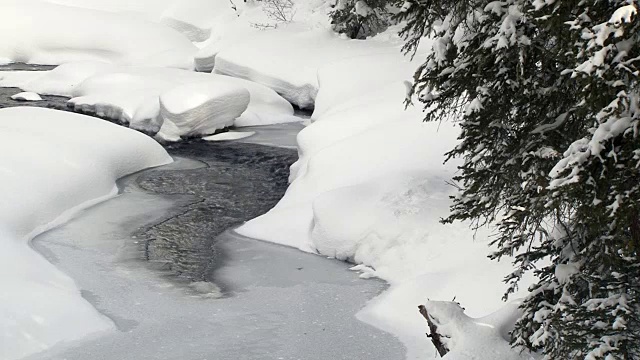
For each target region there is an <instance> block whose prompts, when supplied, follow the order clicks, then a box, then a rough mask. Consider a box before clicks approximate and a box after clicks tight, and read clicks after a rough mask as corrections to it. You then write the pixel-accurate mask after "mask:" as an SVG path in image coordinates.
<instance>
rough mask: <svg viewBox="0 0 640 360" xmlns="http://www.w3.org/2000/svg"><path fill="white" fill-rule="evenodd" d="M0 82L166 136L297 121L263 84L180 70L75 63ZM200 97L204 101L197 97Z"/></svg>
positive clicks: (1, 78)
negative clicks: (166, 106) (168, 104)
mask: <svg viewBox="0 0 640 360" xmlns="http://www.w3.org/2000/svg"><path fill="white" fill-rule="evenodd" d="M0 86H14V87H19V88H22V89H23V90H27V91H32V92H36V93H39V94H47V95H62V96H68V97H71V100H69V106H70V107H71V108H73V109H74V110H75V111H78V112H83V113H88V114H95V115H98V116H100V117H105V118H108V119H113V120H117V121H120V122H123V123H126V124H129V126H130V127H131V128H134V129H137V130H142V131H145V132H147V133H152V134H153V133H157V132H158V131H160V132H161V134H160V136H161V137H162V138H163V139H165V140H178V139H180V136H194V135H210V134H212V133H213V132H214V131H215V130H216V129H220V128H222V127H224V126H227V125H230V124H234V125H236V126H251V125H265V124H272V123H284V122H290V121H299V119H298V118H297V117H294V116H293V107H292V106H291V104H289V103H288V102H287V101H286V100H285V99H283V98H282V97H281V96H279V95H278V94H276V93H275V91H273V90H271V89H269V88H267V87H266V86H264V85H260V84H256V83H253V82H250V81H247V80H243V79H236V78H232V77H229V76H224V75H216V74H206V73H196V72H192V71H186V70H181V69H171V68H157V67H128V66H127V67H125V66H114V65H111V64H107V63H102V62H77V63H68V64H64V65H60V66H58V67H57V68H55V69H53V70H51V71H46V72H45V71H43V72H29V71H25V72H11V73H6V74H0ZM205 93H206V95H205ZM247 94H248V97H247ZM203 96H204V97H205V98H207V99H208V101H200V100H198V99H203ZM161 98H162V99H164V101H165V103H166V101H169V99H172V100H171V101H172V103H173V104H174V107H175V106H179V107H180V109H181V111H180V114H184V115H185V116H182V117H181V116H179V114H177V113H173V114H171V112H169V111H164V112H161V111H160V109H161V105H160V102H161V100H160V99H161ZM247 100H248V101H247ZM247 102H248V103H247ZM177 103H179V104H177ZM207 104H208V105H207ZM231 105H233V106H231ZM203 106H205V107H203ZM231 108H233V109H231ZM228 110H233V111H228ZM196 113H198V114H199V115H198V116H196V117H194V114H196ZM174 122H176V123H174ZM178 123H179V126H177V124H178Z"/></svg>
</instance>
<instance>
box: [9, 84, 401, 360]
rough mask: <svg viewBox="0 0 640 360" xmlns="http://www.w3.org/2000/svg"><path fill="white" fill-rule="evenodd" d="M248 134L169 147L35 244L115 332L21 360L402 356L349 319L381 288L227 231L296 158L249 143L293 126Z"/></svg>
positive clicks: (271, 138)
mask: <svg viewBox="0 0 640 360" xmlns="http://www.w3.org/2000/svg"><path fill="white" fill-rule="evenodd" d="M2 90H5V89H2ZM14 90H15V89H11V90H9V92H10V94H7V95H11V94H13V93H14V92H15V91H14ZM4 95H5V94H2V96H1V97H2V98H3V99H4ZM45 100H47V99H45ZM54 100H56V99H54ZM11 105H12V103H11V102H9V103H7V102H5V101H4V100H3V102H2V106H11ZM30 105H39V106H50V105H47V102H46V101H45V102H42V103H40V104H30ZM250 130H251V131H256V130H257V131H258V133H257V134H256V136H254V137H250V138H247V139H243V140H241V141H244V142H240V141H233V142H219V143H208V142H204V141H192V142H184V143H180V144H174V145H170V146H168V147H167V150H168V151H169V152H170V153H171V154H172V155H173V156H174V157H175V158H176V159H177V161H176V163H174V164H172V165H169V166H166V167H163V168H158V169H151V170H147V171H143V172H141V173H138V174H135V175H132V176H130V177H127V178H125V179H122V180H121V181H120V184H119V185H120V189H121V194H120V196H118V197H116V198H115V199H113V200H110V201H107V202H105V203H102V204H99V205H97V206H95V207H93V208H91V209H89V210H87V211H85V212H84V213H82V214H81V215H79V216H78V217H76V218H75V219H73V220H72V221H70V222H69V223H67V224H66V225H64V226H62V227H59V228H57V229H54V230H52V231H49V232H47V233H45V234H42V235H41V236H39V237H38V238H36V239H35V240H34V242H33V246H34V248H35V249H36V250H38V251H39V252H40V253H42V254H43V255H44V256H45V257H46V258H47V259H48V260H49V261H51V262H52V263H54V264H55V265H56V266H57V267H59V268H60V269H61V270H62V271H64V272H66V273H67V274H69V275H70V276H71V277H72V278H73V279H75V281H76V282H77V285H78V287H79V288H80V289H82V293H83V296H84V297H85V298H86V299H87V300H88V301H90V302H91V303H92V304H93V305H94V306H95V307H96V308H97V309H98V310H99V311H100V312H101V313H103V314H104V315H105V316H107V317H109V318H110V319H111V320H112V321H113V322H114V323H115V324H116V327H117V331H114V332H110V333H106V334H98V335H96V336H94V337H92V338H89V339H86V340H84V341H81V342H77V343H68V344H60V345H59V346H57V347H54V348H53V349H51V350H49V351H47V352H45V353H41V354H37V355H35V356H32V357H29V359H52V360H53V359H60V360H62V359H68V360H72V359H83V360H84V359H96V360H97V359H118V360H124V359H136V360H138V359H176V360H190V359H194V360H195V359H199V360H202V359H221V360H222V359H402V358H404V354H405V349H404V347H403V346H402V345H401V344H400V342H399V341H398V340H397V339H395V338H394V337H392V336H391V335H389V334H387V333H385V332H382V331H380V330H378V329H376V328H373V327H371V326H369V325H367V324H365V323H363V322H360V321H358V320H357V319H356V317H355V314H356V313H357V312H358V311H359V310H360V309H361V308H362V307H363V306H364V305H365V303H366V302H367V301H368V300H370V299H371V298H373V297H375V296H376V295H377V294H379V293H380V292H381V291H382V290H383V289H384V288H385V286H386V285H385V284H384V283H382V282H380V281H377V280H362V279H359V278H358V276H357V273H354V272H351V271H349V270H348V267H349V265H348V264H345V263H342V262H338V261H334V260H329V259H326V258H323V257H320V256H316V255H313V254H307V253H303V252H300V251H298V250H295V249H290V248H286V247H282V246H279V245H274V244H270V243H264V242H260V241H257V240H253V239H247V238H243V237H241V236H238V235H236V234H234V233H233V231H228V229H232V228H233V227H234V226H236V225H238V224H240V223H242V222H243V221H246V220H248V219H250V218H252V217H255V216H257V215H259V214H261V213H264V212H265V211H266V210H268V209H269V208H270V207H271V206H273V205H274V204H275V202H277V200H278V199H279V198H280V197H281V196H282V194H283V193H284V191H285V190H286V186H287V182H286V178H287V174H288V165H289V164H290V163H291V162H293V161H294V160H295V157H296V156H295V151H293V150H290V149H286V148H282V147H273V146H263V145H258V144H252V143H250V142H257V143H261V144H280V145H285V146H290V145H291V144H292V142H291V141H292V138H291V135H292V134H295V131H297V130H299V129H296V128H295V125H288V126H275V127H268V128H264V129H250ZM225 230H227V231H225ZM146 260H148V261H146ZM214 284H215V285H214Z"/></svg>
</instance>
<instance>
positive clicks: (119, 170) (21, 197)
mask: <svg viewBox="0 0 640 360" xmlns="http://www.w3.org/2000/svg"><path fill="white" fill-rule="evenodd" d="M16 149H20V151H16ZM169 162H171V158H170V157H169V155H168V154H167V153H166V152H165V151H164V149H162V147H160V146H159V145H158V144H157V143H156V142H155V141H153V140H152V139H150V138H148V137H146V136H144V135H143V134H140V133H138V132H135V131H132V130H129V129H126V128H123V127H121V126H117V125H114V124H111V123H109V122H106V121H102V120H100V119H96V118H91V117H87V116H83V115H78V114H72V113H68V112H62V111H56V110H49V109H41V108H9V109H0V174H2V176H0V198H2V206H0V284H2V291H0V358H2V359H5V360H12V359H17V358H20V357H23V356H26V355H28V354H31V353H34V352H37V351H41V350H44V349H46V348H48V347H51V346H53V345H54V344H56V343H59V342H61V341H71V340H76V339H79V338H82V337H84V336H86V335H87V334H91V333H97V332H101V331H109V330H114V325H113V324H112V322H111V320H109V319H108V318H106V317H105V316H103V315H101V314H100V313H98V311H97V310H96V309H94V308H93V307H92V306H91V305H90V304H89V303H88V302H87V301H86V300H85V299H84V298H83V297H82V296H81V294H80V291H79V290H78V289H77V288H76V286H75V284H74V282H73V280H71V279H70V278H69V277H67V276H66V275H64V274H63V273H61V272H60V271H59V270H57V269H56V268H55V267H54V266H53V265H52V264H51V263H49V262H47V261H46V260H45V259H44V258H43V257H42V256H41V255H39V254H37V253H35V252H34V251H33V250H32V249H31V248H30V246H29V241H30V240H31V239H32V238H33V237H35V236H36V235H38V234H40V233H42V232H44V231H46V230H48V229H50V228H52V227H54V226H56V225H58V224H60V223H63V222H64V221H66V220H67V219H69V218H70V217H72V216H73V214H74V213H76V212H78V211H80V210H81V209H83V208H85V207H87V206H90V205H92V204H95V203H97V202H99V201H103V200H105V199H107V198H109V197H112V196H115V195H116V194H117V188H116V185H115V181H116V179H118V178H120V177H122V176H124V175H127V174H130V173H133V172H136V171H139V170H141V169H144V168H147V167H152V166H158V165H162V164H166V163H169Z"/></svg>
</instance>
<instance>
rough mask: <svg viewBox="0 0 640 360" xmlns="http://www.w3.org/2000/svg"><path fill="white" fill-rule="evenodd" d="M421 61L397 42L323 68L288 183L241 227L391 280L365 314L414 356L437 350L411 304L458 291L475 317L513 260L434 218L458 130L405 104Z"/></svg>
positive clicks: (498, 292) (441, 208) (495, 301)
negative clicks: (390, 48)
mask: <svg viewBox="0 0 640 360" xmlns="http://www.w3.org/2000/svg"><path fill="white" fill-rule="evenodd" d="M379 40H380V39H379ZM380 41H382V40H380ZM363 44H365V45H363V46H366V44H368V41H365V42H363ZM374 44H375V42H374ZM389 44H393V42H392V41H390V42H389ZM426 45H428V44H426ZM373 46H374V47H375V46H377V45H373ZM343 51H344V52H346V51H347V50H343ZM346 54H348V53H344V54H343V55H346ZM313 55H314V54H308V56H313ZM319 56H321V55H319ZM216 66H217V65H216ZM414 68H415V64H410V63H408V62H407V61H406V60H405V59H403V57H402V56H401V55H400V53H399V51H398V52H396V53H393V54H390V53H373V54H371V55H362V56H345V58H344V60H341V61H335V62H333V63H330V64H328V65H325V66H324V67H322V68H320V69H319V71H318V75H319V76H318V83H319V84H320V91H319V93H318V95H317V97H316V103H315V111H314V115H313V117H312V119H313V120H314V122H313V123H312V124H311V125H310V126H308V127H307V128H305V129H304V130H303V131H301V132H300V134H299V135H298V148H299V154H300V159H299V160H298V162H296V163H295V164H294V165H293V166H292V167H291V177H290V181H291V185H290V187H289V189H288V190H287V193H286V194H285V196H284V197H283V199H282V200H281V201H280V202H279V203H278V205H276V207H274V208H273V209H272V210H271V211H269V212H268V213H267V214H265V215H263V216H261V217H258V218H256V219H254V220H252V221H250V222H248V223H247V224H245V225H244V226H242V227H241V228H240V229H239V230H238V232H240V233H241V234H243V235H246V236H251V237H257V238H261V239H265V240H268V241H273V242H278V243H283V244H286V245H289V246H294V247H298V248H300V249H302V250H305V251H312V252H318V253H320V254H322V255H326V256H330V257H336V258H339V259H345V260H350V261H353V262H355V263H358V264H360V265H358V266H356V267H355V268H354V270H358V271H361V272H362V276H363V277H370V276H378V277H380V278H383V279H385V280H387V281H388V282H389V283H390V284H391V288H390V290H389V291H387V292H385V293H384V294H382V295H381V296H379V297H378V298H376V299H375V300H374V301H372V302H371V303H370V304H369V305H368V306H367V308H365V309H364V310H363V311H362V312H361V313H360V314H359V318H360V319H362V320H364V321H366V322H370V323H372V324H374V325H376V326H379V327H381V328H383V329H386V330H388V331H391V332H393V333H394V334H396V335H397V336H399V337H400V338H401V340H402V341H403V342H404V343H405V345H407V347H408V351H409V352H408V358H410V359H420V358H424V356H425V354H432V353H433V351H434V349H433V347H432V345H431V344H430V343H429V342H428V339H426V338H425V337H424V332H425V328H426V322H425V321H424V319H422V317H421V316H420V315H419V314H418V312H417V310H416V306H417V305H418V304H421V303H424V302H425V301H426V299H434V300H451V299H453V298H454V297H455V298H456V299H457V301H460V302H461V303H462V304H463V306H465V308H466V309H467V311H468V312H469V313H470V314H471V315H472V316H483V315H486V314H488V313H490V312H493V311H496V310H498V309H500V308H501V307H503V306H504V303H503V302H502V301H501V296H502V293H503V291H504V284H503V283H502V282H501V279H502V277H503V276H504V274H506V273H508V272H509V271H510V269H511V266H510V264H509V262H508V261H507V262H503V263H496V262H492V261H490V260H489V259H487V258H486V254H487V253H488V251H489V249H488V242H489V232H488V230H486V229H481V230H479V231H477V232H475V231H473V230H471V229H469V227H468V224H460V223H457V224H453V225H442V224H440V223H439V219H440V218H442V217H446V216H447V214H448V211H449V205H450V199H449V196H450V195H452V194H453V193H454V189H453V188H452V187H451V186H449V185H448V184H447V181H449V180H450V179H451V177H452V175H453V174H454V172H455V171H456V165H457V163H456V162H449V163H447V164H446V165H443V161H444V153H445V152H446V151H447V150H449V149H451V148H452V147H453V146H455V145H456V143H457V140H456V138H457V135H458V129H457V128H456V127H455V126H454V125H453V124H452V123H450V122H442V123H437V122H431V123H424V122H422V113H421V112H420V111H419V110H418V109H415V108H409V109H406V110H405V107H404V104H403V101H404V99H405V96H406V95H405V94H406V90H407V84H406V83H405V81H404V80H405V79H409V78H410V76H411V74H412V72H413V69H414ZM469 334H470V333H464V334H461V336H469ZM461 341H462V340H461ZM501 341H502V342H503V345H505V346H503V347H501V349H504V348H509V346H508V344H507V343H506V341H505V340H504V339H503V340H501ZM509 349H510V348H509ZM505 354H506V355H505V356H509V355H514V358H516V355H517V354H516V353H515V352H511V350H509V352H507V353H505ZM462 358H465V357H461V359H462ZM466 359H468V357H467V358H466Z"/></svg>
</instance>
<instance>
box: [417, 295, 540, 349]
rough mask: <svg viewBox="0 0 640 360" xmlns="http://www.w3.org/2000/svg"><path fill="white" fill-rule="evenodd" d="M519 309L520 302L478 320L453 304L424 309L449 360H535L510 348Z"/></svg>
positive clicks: (432, 303) (431, 304) (433, 303)
mask: <svg viewBox="0 0 640 360" xmlns="http://www.w3.org/2000/svg"><path fill="white" fill-rule="evenodd" d="M519 305H520V303H519V302H517V301H515V302H512V303H509V304H508V305H506V306H505V307H504V308H502V309H500V310H499V311H497V312H495V313H493V314H490V315H488V316H485V317H482V318H479V319H474V318H470V317H468V316H467V315H465V314H464V310H463V309H462V308H461V307H460V306H459V305H458V304H456V303H454V302H447V301H429V302H427V303H426V305H425V308H426V309H427V312H428V313H429V316H430V317H431V318H432V319H434V324H435V325H436V326H437V327H438V333H440V334H441V335H443V338H442V339H443V342H444V344H445V345H446V346H447V348H449V349H451V351H450V352H449V353H447V354H446V355H445V358H446V359H447V360H482V359H492V360H533V359H534V357H533V356H531V355H529V354H526V353H519V352H516V351H514V350H513V349H512V348H511V346H510V345H509V344H508V339H509V332H510V331H511V330H513V324H514V323H515V321H516V320H517V319H518V318H519V317H520V316H521V315H522V314H521V311H520V309H519V308H518V306H519ZM425 322H426V320H425Z"/></svg>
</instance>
